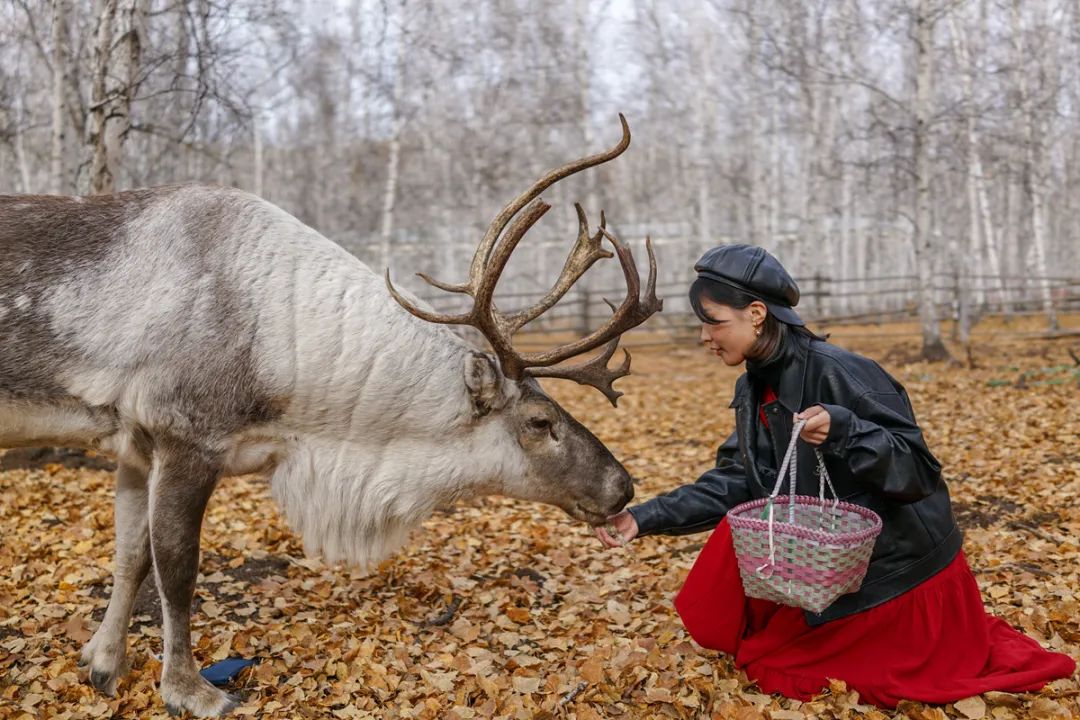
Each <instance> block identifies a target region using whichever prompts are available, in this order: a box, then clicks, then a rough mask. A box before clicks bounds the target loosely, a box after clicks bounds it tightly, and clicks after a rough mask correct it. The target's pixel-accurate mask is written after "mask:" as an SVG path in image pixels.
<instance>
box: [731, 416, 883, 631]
mask: <svg viewBox="0 0 1080 720" xmlns="http://www.w3.org/2000/svg"><path fill="white" fill-rule="evenodd" d="M805 424H806V421H805V420H801V421H799V422H798V423H797V424H796V425H795V428H794V430H793V431H792V433H791V443H790V444H789V445H788V449H787V453H786V454H785V455H784V461H783V463H781V465H780V472H778V473H777V476H776V485H775V486H774V487H773V490H772V493H771V494H770V495H769V497H767V498H763V499H761V500H751V501H750V502H745V503H742V504H740V505H736V506H735V507H733V508H732V509H731V510H730V511H728V514H727V518H728V525H729V526H730V528H731V537H732V540H733V541H734V544H735V556H736V558H737V560H738V562H739V575H740V577H741V578H742V582H743V590H744V591H745V592H746V594H747V595H748V596H750V597H756V598H762V599H764V600H771V601H773V602H776V603H780V604H782V605H790V606H793V607H798V608H803V609H804V610H809V611H811V612H815V613H818V612H821V611H822V610H824V609H825V608H827V607H828V606H829V605H831V604H832V603H833V602H834V601H835V600H836V598H838V597H840V596H841V595H843V594H845V593H849V592H854V591H856V590H858V589H859V586H860V585H862V581H863V578H864V577H865V576H866V568H867V566H868V565H869V563H870V553H871V552H872V551H873V549H874V542H875V540H876V539H877V536H878V535H879V534H880V533H881V518H880V517H878V515H877V513H875V512H874V511H873V510H870V509H869V508H864V507H860V506H859V505H853V504H851V503H845V502H840V501H839V500H838V499H837V498H836V491H835V490H834V489H833V486H832V482H831V481H830V480H829V474H828V472H827V471H826V470H825V461H824V459H823V458H822V457H821V451H820V450H817V449H816V448H815V450H814V453H815V454H816V455H817V461H818V481H819V485H818V487H819V490H818V497H816V498H815V497H809V496H806V495H796V494H795V468H796V465H797V464H798V463H797V462H795V461H794V460H793V456H794V455H795V445H796V442H797V440H798V437H799V433H800V432H801V431H802V428H803V426H804V425H805ZM789 468H790V476H791V477H790V492H789V494H788V496H787V497H778V495H779V493H780V486H781V485H782V484H783V482H784V476H785V475H786V474H788V471H789ZM826 486H828V488H829V492H830V493H831V494H832V496H833V497H832V499H831V500H826V499H825V487H826ZM785 510H786V515H787V522H781V521H777V520H776V519H775V517H774V514H775V512H780V513H781V514H782V515H781V516H783V513H784V512H785Z"/></svg>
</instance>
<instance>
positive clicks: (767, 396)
mask: <svg viewBox="0 0 1080 720" xmlns="http://www.w3.org/2000/svg"><path fill="white" fill-rule="evenodd" d="M772 402H776V393H775V392H773V389H772V386H771V385H766V386H765V392H763V393H762V394H761V404H760V405H758V415H760V416H761V423H762V424H763V425H764V426H765V427H769V421H768V420H767V419H766V417H765V406H766V405H768V404H769V403H772Z"/></svg>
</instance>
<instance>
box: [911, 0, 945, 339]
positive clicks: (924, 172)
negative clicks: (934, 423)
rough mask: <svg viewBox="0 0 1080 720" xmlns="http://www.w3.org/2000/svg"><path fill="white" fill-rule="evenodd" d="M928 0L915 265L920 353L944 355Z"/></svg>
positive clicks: (921, 37) (919, 68)
mask: <svg viewBox="0 0 1080 720" xmlns="http://www.w3.org/2000/svg"><path fill="white" fill-rule="evenodd" d="M929 5H930V3H929V0H919V9H918V15H917V16H916V18H915V32H916V34H915V44H916V53H915V137H914V146H915V147H914V151H915V183H916V185H915V226H914V228H913V233H912V235H913V238H912V239H913V240H914V249H915V266H916V272H917V273H918V276H919V320H920V322H921V324H922V336H923V346H922V356H923V357H924V358H925V359H927V360H945V359H948V358H949V357H950V356H949V351H948V350H946V349H945V345H944V343H942V341H941V327H940V325H939V323H938V318H937V308H936V307H935V306H934V269H933V268H934V261H935V254H934V235H933V231H932V228H931V227H930V222H931V217H930V200H931V198H930V189H931V180H930V142H929V141H930V137H929V135H930V127H929V120H930V113H931V103H932V99H933V93H932V90H933V86H932V83H933V77H934V76H933V58H932V56H931V53H932V52H933V44H932V43H933V26H932V25H931V21H930V18H929V12H930V7H929Z"/></svg>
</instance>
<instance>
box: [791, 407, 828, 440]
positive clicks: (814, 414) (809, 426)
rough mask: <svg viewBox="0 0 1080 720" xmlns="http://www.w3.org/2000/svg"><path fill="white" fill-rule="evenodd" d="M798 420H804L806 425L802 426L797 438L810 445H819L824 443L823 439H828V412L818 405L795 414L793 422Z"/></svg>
mask: <svg viewBox="0 0 1080 720" xmlns="http://www.w3.org/2000/svg"><path fill="white" fill-rule="evenodd" d="M800 420H805V421H806V425H804V426H803V429H802V432H801V433H799V437H801V438H802V439H803V440H805V441H806V442H808V443H810V444H811V445H820V444H821V443H823V442H825V438H827V437H829V425H830V424H831V423H832V418H830V417H829V411H828V410H826V409H825V408H823V407H821V406H820V405H811V406H810V407H808V408H806V409H805V410H803V411H802V412H800V413H795V422H798V421H800Z"/></svg>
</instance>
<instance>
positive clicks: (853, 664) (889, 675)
mask: <svg viewBox="0 0 1080 720" xmlns="http://www.w3.org/2000/svg"><path fill="white" fill-rule="evenodd" d="M675 608H676V610H678V612H679V615H680V616H681V617H682V620H683V623H684V624H685V625H686V629H687V630H688V631H689V633H690V635H691V636H692V637H693V638H694V640H696V641H697V643H698V644H699V645H702V646H703V647H706V648H710V649H713V650H720V651H721V652H725V653H728V654H729V655H732V656H734V658H735V664H736V665H737V666H738V667H740V668H742V669H744V670H745V671H746V674H747V676H748V677H749V678H750V679H751V680H754V681H756V682H757V684H758V686H759V687H760V688H761V689H762V690H763V691H765V692H768V693H780V694H782V695H786V696H788V697H791V698H795V699H798V700H809V699H810V698H811V697H812V696H813V695H816V694H819V693H821V691H822V690H823V689H824V688H826V687H828V679H829V678H834V679H837V680H843V681H844V682H845V683H847V686H848V687H849V688H851V689H852V690H857V691H858V692H859V696H860V699H861V701H862V702H867V703H873V704H874V705H878V706H881V707H885V708H894V707H896V704H897V703H898V702H899V701H900V700H915V701H918V702H927V703H948V702H955V701H956V700H961V699H963V698H966V697H970V696H972V695H978V694H980V693H984V692H988V691H990V690H998V691H1003V692H1028V691H1034V690H1038V689H1039V688H1041V687H1042V686H1043V685H1045V684H1046V683H1048V682H1050V681H1051V680H1057V679H1059V678H1066V677H1069V676H1071V675H1072V674H1073V672H1074V671H1075V669H1076V663H1075V661H1073V659H1072V658H1070V657H1069V656H1068V655H1062V654H1060V653H1052V652H1048V651H1046V650H1044V649H1043V648H1042V647H1041V646H1040V645H1039V643H1037V642H1036V641H1035V640H1033V639H1031V638H1030V637H1028V636H1027V635H1024V634H1023V633H1020V632H1018V631H1016V630H1014V629H1013V628H1012V627H1010V626H1009V625H1008V624H1007V623H1005V622H1004V621H1002V620H1001V619H999V618H996V617H994V616H992V615H988V614H987V613H986V610H985V609H984V607H983V603H982V597H981V596H980V595H979V587H978V585H976V583H975V577H974V575H972V574H971V568H970V567H968V564H967V559H966V558H965V557H964V554H963V552H960V553H959V554H958V555H957V556H956V559H955V560H953V561H952V562H951V563H950V564H949V565H948V567H946V568H945V569H944V570H942V571H941V572H939V573H938V574H937V575H934V576H933V577H932V578H930V579H929V580H927V581H925V582H923V583H921V584H920V585H918V586H916V587H915V588H912V589H911V590H909V591H908V592H906V593H904V594H903V595H900V596H899V597H896V598H893V599H892V600H889V601H888V602H885V603H883V604H881V605H878V606H877V607H874V608H871V609H870V610H866V611H863V612H861V613H857V614H855V615H849V616H848V617H844V618H840V619H839V620H833V621H831V622H828V623H825V624H824V625H820V626H818V627H811V626H809V625H807V623H806V620H805V618H804V616H803V611H802V610H800V609H798V608H792V607H787V606H784V605H778V604H776V603H773V602H770V601H768V600H759V599H757V598H748V597H746V594H745V593H744V592H743V586H742V581H741V580H740V579H739V567H738V564H737V563H736V560H735V549H734V546H733V545H732V542H731V530H730V529H729V528H728V524H727V520H726V519H725V520H724V521H722V522H721V523H720V525H719V526H717V528H716V530H715V531H714V532H713V533H712V535H711V536H710V537H709V540H708V542H707V543H706V544H705V547H704V549H702V551H701V554H700V555H699V556H698V558H697V561H696V562H695V563H694V567H693V569H692V570H691V571H690V574H689V576H688V577H687V578H686V583H685V584H684V585H683V587H682V590H681V591H680V592H679V594H678V596H676V598H675Z"/></svg>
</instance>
